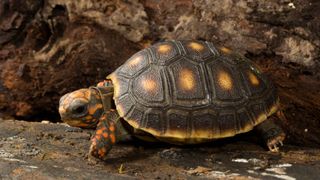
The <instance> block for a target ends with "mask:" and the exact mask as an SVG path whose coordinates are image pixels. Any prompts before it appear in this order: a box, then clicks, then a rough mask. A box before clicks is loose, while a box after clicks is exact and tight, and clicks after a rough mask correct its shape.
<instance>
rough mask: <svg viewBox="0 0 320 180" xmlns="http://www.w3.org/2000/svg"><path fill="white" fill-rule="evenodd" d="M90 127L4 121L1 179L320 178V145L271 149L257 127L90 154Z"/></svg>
mask: <svg viewBox="0 0 320 180" xmlns="http://www.w3.org/2000/svg"><path fill="white" fill-rule="evenodd" d="M91 133H92V131H90V130H82V129H78V128H71V127H68V126H66V125H64V124H52V123H44V122H42V123H36V122H24V121H11V120H6V121H4V120H1V121H0V137H1V138H0V179H12V178H13V179H99V178H106V177H108V179H130V178H146V179H150V178H152V179H170V178H172V179H186V178H194V177H199V178H204V179H206V178H228V179H229V178H233V179H246V178H252V179H255V178H258V179H259V178H267V179H286V180H291V179H317V178H318V177H319V175H320V150H319V149H314V148H302V147H297V146H291V145H285V146H284V147H283V148H282V152H281V153H270V152H267V151H266V150H265V149H264V148H263V147H262V146H260V145H259V141H258V139H257V138H254V134H253V133H251V134H250V133H249V134H246V135H241V136H239V137H235V138H231V139H226V140H223V141H217V142H216V143H212V144H204V145H200V146H192V147H176V146H171V145H166V144H160V145H158V144H157V145H155V144H146V143H142V142H139V141H136V140H131V141H129V142H126V143H122V144H119V145H116V146H115V147H114V148H113V149H112V151H111V153H110V159H109V160H107V161H105V162H101V161H94V160H92V159H91V160H90V159H88V156H87V150H88V148H89V138H90V135H91Z"/></svg>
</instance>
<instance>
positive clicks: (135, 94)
mask: <svg viewBox="0 0 320 180" xmlns="http://www.w3.org/2000/svg"><path fill="white" fill-rule="evenodd" d="M279 109H280V108H279V97H278V95H277V92H276V88H275V86H274V85H273V83H272V82H271V81H270V80H269V79H268V78H267V77H266V75H265V74H263V73H262V72H261V71H260V70H259V68H258V67H257V65H255V64H254V63H253V62H252V61H250V60H249V59H247V58H245V57H243V56H240V55H238V54H237V53H233V52H232V51H231V50H230V49H228V48H226V47H219V48H218V47H215V46H214V45H213V43H211V42H207V41H193V40H184V41H173V40H171V41H164V42H159V43H156V44H154V45H152V46H151V47H149V48H146V49H143V50H141V51H139V52H137V53H136V54H134V55H133V56H132V57H131V58H130V59H128V60H127V61H126V62H125V63H124V64H123V65H122V66H120V67H119V68H118V69H116V70H115V71H114V72H113V73H111V74H110V75H108V76H107V78H106V80H104V81H102V82H100V83H98V85H97V86H95V87H90V88H86V89H80V90H77V91H74V92H71V93H68V94H66V95H64V96H63V97H61V99H60V105H59V113H60V116H61V119H62V121H64V122H66V123H67V124H69V125H70V126H76V127H82V128H96V131H95V134H94V135H93V136H92V138H91V147H90V151H89V154H90V155H92V156H94V157H97V158H100V159H105V158H106V155H107V154H108V152H109V151H110V149H111V148H112V146H113V145H114V144H115V143H116V142H118V141H121V140H122V139H125V138H126V137H127V136H134V137H137V138H139V139H143V140H146V141H163V142H167V143H171V144H179V145H184V144H197V143H203V142H209V141H213V140H215V139H219V138H225V137H231V136H234V135H237V134H240V133H245V132H248V131H250V130H252V129H256V130H257V131H258V132H260V134H261V135H262V136H261V137H262V139H263V140H264V141H265V143H266V145H267V147H268V148H269V150H270V151H278V149H279V146H280V145H282V142H283V140H284V139H285V134H284V132H283V130H282V129H281V128H280V127H279V126H277V125H276V124H274V122H273V121H271V120H267V119H268V118H269V117H271V115H273V114H275V113H276V112H279ZM269 119H270V118H269ZM271 119H272V118H271ZM266 120H267V121H266Z"/></svg>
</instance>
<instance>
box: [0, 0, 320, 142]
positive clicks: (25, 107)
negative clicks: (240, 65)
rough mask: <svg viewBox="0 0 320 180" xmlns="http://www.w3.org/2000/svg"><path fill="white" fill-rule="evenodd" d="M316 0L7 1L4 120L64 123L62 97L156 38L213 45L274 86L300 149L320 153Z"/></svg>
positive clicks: (0, 111) (0, 110)
mask: <svg viewBox="0 0 320 180" xmlns="http://www.w3.org/2000/svg"><path fill="white" fill-rule="evenodd" d="M319 9H320V1H317V0H294V1H292V0H262V1H251V0H224V1H221V0H195V1H192V0H162V1H159V0H122V1H120V0H110V1H101V0H79V1H74V0H1V1H0V119H2V120H6V119H19V120H27V121H42V120H49V121H51V122H59V121H60V117H59V115H58V111H57V107H58V102H59V98H60V97H61V96H62V95H63V94H65V93H67V92H70V91H73V90H75V89H79V88H83V87H88V86H90V85H95V84H96V83H97V82H99V81H101V80H103V79H104V78H105V77H106V75H108V74H109V73H111V72H113V71H114V70H115V69H116V68H117V67H119V66H120V65H121V64H122V63H123V62H125V61H126V60H127V59H128V58H129V57H130V56H131V55H133V54H134V53H135V52H137V51H139V50H140V49H143V48H145V47H148V46H150V45H151V44H153V43H155V42H157V41H163V40H167V39H197V40H206V41H212V42H213V43H215V44H217V45H222V46H225V47H228V48H230V49H232V50H233V51H236V52H238V53H240V54H242V55H244V56H246V57H248V58H250V59H252V60H253V61H255V62H256V63H257V64H258V65H259V66H260V67H261V69H262V70H263V71H264V72H265V73H266V74H268V75H269V76H270V78H271V79H273V80H274V82H275V84H276V86H277V88H278V90H279V94H280V99H281V103H282V110H283V112H284V114H285V115H286V117H287V120H286V121H279V124H280V125H282V127H283V128H284V129H285V131H286V132H287V134H288V142H289V143H291V144H295V145H304V146H312V147H319V146H320V131H319V129H320V71H319V68H320V15H319Z"/></svg>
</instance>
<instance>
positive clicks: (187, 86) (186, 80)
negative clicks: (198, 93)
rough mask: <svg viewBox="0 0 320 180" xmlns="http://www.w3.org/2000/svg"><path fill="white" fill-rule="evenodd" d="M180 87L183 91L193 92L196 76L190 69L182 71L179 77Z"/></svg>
mask: <svg viewBox="0 0 320 180" xmlns="http://www.w3.org/2000/svg"><path fill="white" fill-rule="evenodd" d="M179 82H180V87H181V88H182V89H183V90H187V91H189V90H193V89H194V87H195V78H194V74H193V72H192V71H191V70H190V69H182V70H181V71H180V77H179Z"/></svg>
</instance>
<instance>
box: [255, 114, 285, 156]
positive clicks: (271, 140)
mask: <svg viewBox="0 0 320 180" xmlns="http://www.w3.org/2000/svg"><path fill="white" fill-rule="evenodd" d="M271 119H272V118H270V117H269V119H267V120H265V121H264V122H262V123H261V124H259V125H258V126H256V127H255V129H256V130H257V131H258V132H259V133H260V134H261V136H262V138H263V140H264V142H265V143H266V145H267V146H268V148H269V150H270V151H271V152H278V151H279V145H281V146H282V145H283V141H284V139H285V133H284V132H283V130H282V129H281V127H279V126H278V125H276V124H274V123H273V122H272V120H271Z"/></svg>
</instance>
